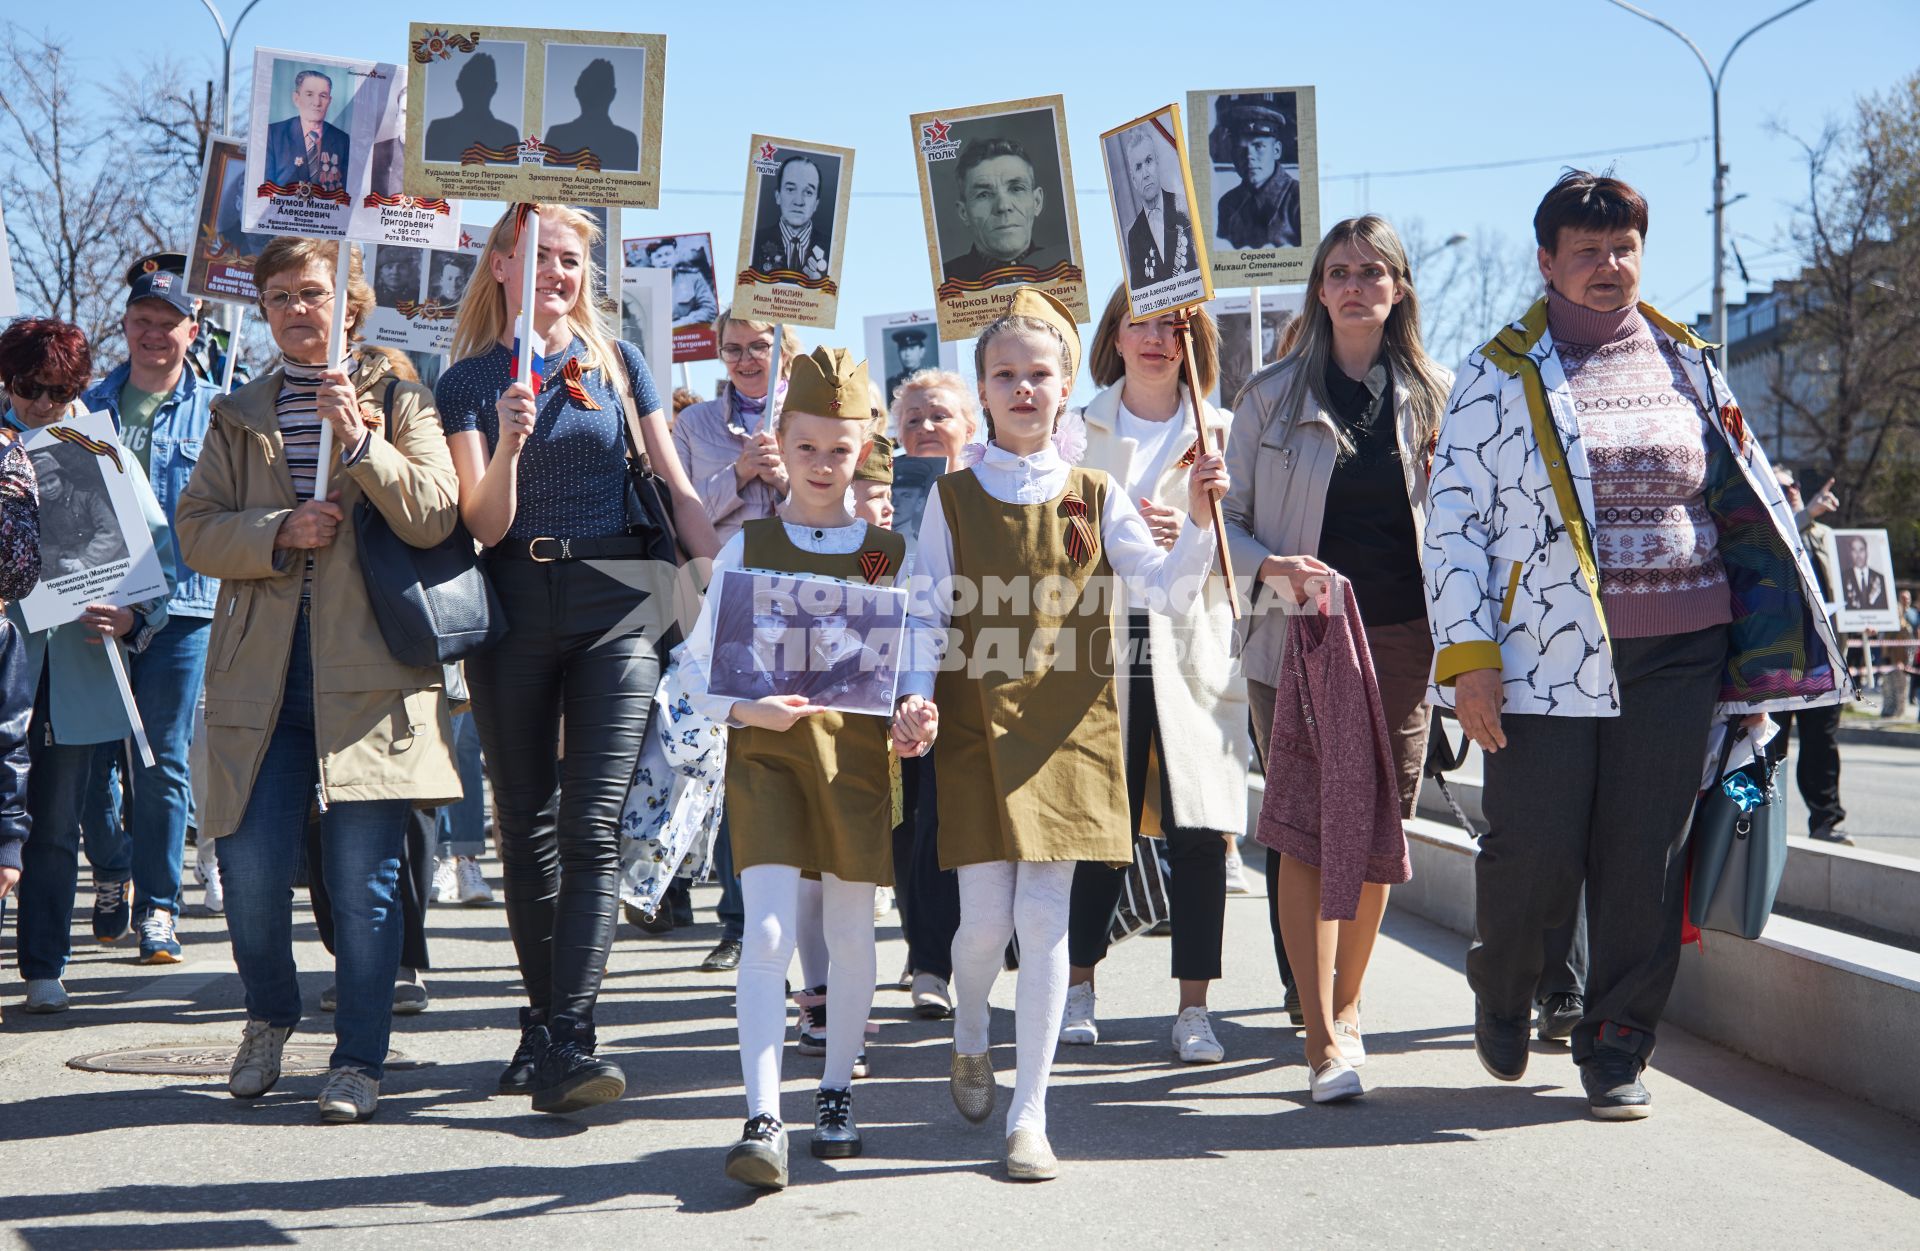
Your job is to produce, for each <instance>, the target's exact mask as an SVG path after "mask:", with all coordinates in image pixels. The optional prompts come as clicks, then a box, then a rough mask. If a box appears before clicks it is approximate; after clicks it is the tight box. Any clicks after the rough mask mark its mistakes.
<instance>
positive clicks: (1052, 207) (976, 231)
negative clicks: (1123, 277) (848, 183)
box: [913, 96, 1090, 339]
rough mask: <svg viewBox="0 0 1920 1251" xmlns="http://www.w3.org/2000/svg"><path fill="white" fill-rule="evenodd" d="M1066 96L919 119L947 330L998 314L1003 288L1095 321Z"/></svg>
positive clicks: (924, 192)
mask: <svg viewBox="0 0 1920 1251" xmlns="http://www.w3.org/2000/svg"><path fill="white" fill-rule="evenodd" d="M1065 113H1066V108H1065V105H1064V103H1063V102H1062V101H1061V99H1060V97H1058V96H1050V97H1045V98H1041V99H1034V100H1018V101H1010V102H1008V103H1006V104H996V105H980V106H975V107H971V108H961V109H951V110H945V111H941V112H934V113H916V114H914V116H913V125H914V133H915V136H916V138H917V141H918V148H919V157H920V180H921V207H922V211H923V213H924V215H925V219H926V227H927V242H928V250H929V252H930V254H931V257H932V260H933V266H934V288H935V295H936V297H937V301H938V308H939V312H940V320H941V325H942V326H943V327H944V328H945V330H946V331H947V333H948V334H949V335H950V336H951V337H953V338H955V339H960V338H967V337H970V334H971V332H975V331H978V330H979V329H980V328H981V327H982V326H984V325H986V324H987V323H988V322H990V321H992V320H993V318H994V317H995V316H998V315H999V311H1000V309H999V304H1000V303H1004V301H1001V302H996V301H994V300H992V299H982V298H981V296H982V294H983V293H985V292H988V291H991V290H993V289H994V288H995V287H1000V286H1007V285H1019V284H1024V283H1034V284H1038V285H1040V286H1041V287H1043V288H1045V289H1046V290H1047V291H1048V292H1049V293H1050V294H1053V295H1055V296H1058V297H1059V298H1060V299H1061V300H1062V301H1063V302H1064V303H1065V304H1066V305H1067V307H1068V308H1070V309H1072V310H1073V311H1074V313H1075V315H1076V316H1078V317H1079V318H1080V319H1081V320H1083V321H1084V320H1088V319H1089V318H1090V314H1089V312H1088V311H1087V307H1086V302H1087V301H1086V282H1085V273H1084V265H1083V263H1082V260H1081V255H1080V229H1079V218H1078V212H1077V209H1076V207H1075V205H1074V203H1073V186H1072V171H1071V165H1070V158H1069V157H1068V156H1067V155H1066V149H1065V139H1064V135H1065V127H1066V117H1065Z"/></svg>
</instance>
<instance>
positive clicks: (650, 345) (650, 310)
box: [620, 265, 673, 378]
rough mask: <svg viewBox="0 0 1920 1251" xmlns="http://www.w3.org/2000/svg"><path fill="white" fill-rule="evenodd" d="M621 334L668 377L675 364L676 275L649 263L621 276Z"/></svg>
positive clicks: (657, 372) (658, 373) (656, 370)
mask: <svg viewBox="0 0 1920 1251" xmlns="http://www.w3.org/2000/svg"><path fill="white" fill-rule="evenodd" d="M620 337H621V338H622V339H625V340H626V341H627V342H628V343H631V344H633V346H635V347H637V348H639V349H640V355H641V356H642V357H644V358H646V362H647V368H648V369H650V370H652V371H653V374H654V376H655V377H656V378H665V377H666V376H667V374H668V372H669V370H670V369H671V367H672V365H673V275H672V274H670V273H668V272H667V271H666V270H664V269H651V268H648V267H647V266H645V265H642V266H639V267H638V268H634V269H629V270H627V271H626V272H625V273H624V274H622V275H621V278H620Z"/></svg>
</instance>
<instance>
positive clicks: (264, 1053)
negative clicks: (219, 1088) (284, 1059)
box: [227, 1020, 293, 1099]
mask: <svg viewBox="0 0 1920 1251" xmlns="http://www.w3.org/2000/svg"><path fill="white" fill-rule="evenodd" d="M292 1034H293V1027H292V1026H288V1027H287V1028H285V1029H279V1028H276V1027H275V1026H272V1025H269V1024H267V1023H266V1022H265V1021H252V1020H250V1021H248V1022H247V1028H246V1029H245V1031H243V1032H242V1033H241V1035H240V1049H239V1050H238V1051H236V1052H234V1055H233V1068H232V1069H231V1070H229V1071H228V1073H227V1093H228V1094H230V1095H232V1096H233V1097H234V1098H236V1099H258V1098H259V1097H260V1096H261V1095H264V1094H266V1093H267V1092H268V1091H269V1090H272V1089H273V1084H274V1083H275V1082H277V1081H279V1080H280V1053H281V1052H282V1051H283V1050H285V1049H286V1045H287V1039H288V1038H289V1037H290V1036H291V1035H292Z"/></svg>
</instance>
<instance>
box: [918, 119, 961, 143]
mask: <svg viewBox="0 0 1920 1251" xmlns="http://www.w3.org/2000/svg"><path fill="white" fill-rule="evenodd" d="M951 129H953V128H952V127H951V126H949V125H947V124H946V123H945V122H943V121H941V120H940V119H939V118H937V117H936V118H934V119H933V120H932V121H931V122H928V123H927V124H926V125H925V126H922V127H921V128H920V130H921V132H922V133H923V134H925V135H926V137H927V142H929V143H945V142H946V141H947V132H948V131H949V130H951Z"/></svg>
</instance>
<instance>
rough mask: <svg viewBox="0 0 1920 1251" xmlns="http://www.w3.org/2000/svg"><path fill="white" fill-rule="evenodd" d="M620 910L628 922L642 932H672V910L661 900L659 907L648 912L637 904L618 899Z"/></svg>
mask: <svg viewBox="0 0 1920 1251" xmlns="http://www.w3.org/2000/svg"><path fill="white" fill-rule="evenodd" d="M620 911H621V913H622V914H623V915H624V916H625V917H626V918H627V921H628V923H629V924H631V925H632V926H633V927H634V928H635V929H637V930H639V931H640V932H641V933H642V934H671V933H672V932H673V912H672V911H671V910H670V909H669V908H668V907H667V905H666V903H665V901H662V902H661V904H660V907H659V908H658V909H657V910H656V911H654V912H652V913H648V912H646V911H645V910H643V909H642V908H641V907H640V906H639V905H638V904H634V903H629V902H627V901H626V900H621V901H620Z"/></svg>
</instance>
